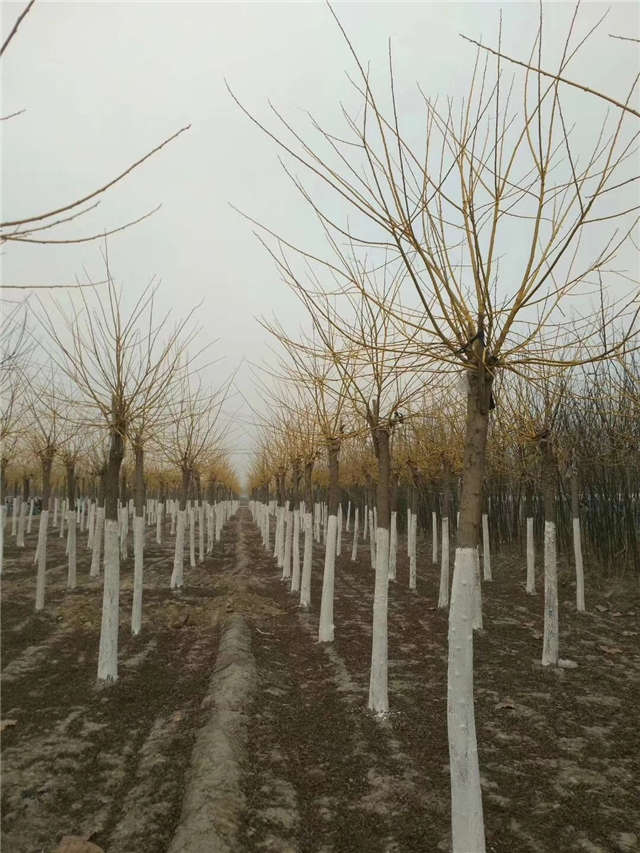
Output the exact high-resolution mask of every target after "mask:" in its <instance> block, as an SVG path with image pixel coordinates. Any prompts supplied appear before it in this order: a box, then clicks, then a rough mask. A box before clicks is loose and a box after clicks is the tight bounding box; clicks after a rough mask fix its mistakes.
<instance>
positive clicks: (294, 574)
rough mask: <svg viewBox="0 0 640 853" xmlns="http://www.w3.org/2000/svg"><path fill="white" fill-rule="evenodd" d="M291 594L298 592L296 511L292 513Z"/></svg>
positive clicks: (297, 512) (297, 522) (297, 529)
mask: <svg viewBox="0 0 640 853" xmlns="http://www.w3.org/2000/svg"><path fill="white" fill-rule="evenodd" d="M291 592H300V512H299V510H297V509H296V510H295V511H294V513H293V559H292V569H291Z"/></svg>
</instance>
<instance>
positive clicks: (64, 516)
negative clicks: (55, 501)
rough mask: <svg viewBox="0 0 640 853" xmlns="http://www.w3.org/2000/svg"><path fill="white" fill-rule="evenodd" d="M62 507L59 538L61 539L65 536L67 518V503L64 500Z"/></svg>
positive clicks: (61, 503)
mask: <svg viewBox="0 0 640 853" xmlns="http://www.w3.org/2000/svg"><path fill="white" fill-rule="evenodd" d="M60 505H61V507H60V529H59V531H58V536H59V537H60V539H62V537H63V536H64V522H65V518H66V509H67V502H66V501H65V500H63V501H61V502H60Z"/></svg>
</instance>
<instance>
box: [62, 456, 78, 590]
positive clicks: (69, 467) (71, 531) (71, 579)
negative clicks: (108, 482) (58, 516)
mask: <svg viewBox="0 0 640 853" xmlns="http://www.w3.org/2000/svg"><path fill="white" fill-rule="evenodd" d="M65 467H66V471H67V500H68V503H69V507H68V509H67V528H68V533H67V551H68V560H69V568H68V573H67V589H75V588H76V583H77V570H76V512H75V509H76V471H75V461H74V460H69V461H67V463H66V466H65Z"/></svg>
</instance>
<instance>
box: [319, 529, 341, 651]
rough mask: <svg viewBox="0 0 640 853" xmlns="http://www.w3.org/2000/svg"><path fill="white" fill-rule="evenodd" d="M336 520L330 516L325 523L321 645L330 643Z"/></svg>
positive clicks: (331, 639)
mask: <svg viewBox="0 0 640 853" xmlns="http://www.w3.org/2000/svg"><path fill="white" fill-rule="evenodd" d="M337 531H338V519H337V517H336V516H335V515H330V516H329V518H328V521H327V539H326V543H325V549H324V574H323V576H322V598H321V600H320V624H319V626H318V640H319V642H321V643H332V642H333V635H334V628H333V586H334V577H335V567H336V536H337Z"/></svg>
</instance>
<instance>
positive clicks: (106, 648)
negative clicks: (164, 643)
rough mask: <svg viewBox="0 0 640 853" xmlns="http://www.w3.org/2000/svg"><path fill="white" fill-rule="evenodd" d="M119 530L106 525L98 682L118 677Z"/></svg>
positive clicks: (110, 522) (112, 524)
mask: <svg viewBox="0 0 640 853" xmlns="http://www.w3.org/2000/svg"><path fill="white" fill-rule="evenodd" d="M119 537H120V531H119V529H118V522H117V521H115V520H113V519H110V518H108V519H107V520H106V521H105V523H104V586H103V594H102V624H101V627H100V651H99V653H98V680H99V681H115V680H116V679H117V678H118V624H119V621H120V543H119Z"/></svg>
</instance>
